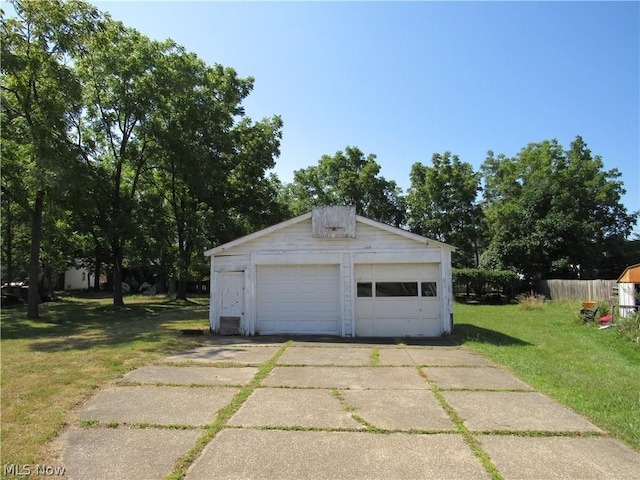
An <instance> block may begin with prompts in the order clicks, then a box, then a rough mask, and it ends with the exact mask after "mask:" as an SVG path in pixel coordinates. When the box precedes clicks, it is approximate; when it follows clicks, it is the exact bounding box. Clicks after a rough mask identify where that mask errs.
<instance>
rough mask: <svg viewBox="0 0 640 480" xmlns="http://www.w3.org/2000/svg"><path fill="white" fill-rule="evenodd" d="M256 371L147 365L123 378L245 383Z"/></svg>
mask: <svg viewBox="0 0 640 480" xmlns="http://www.w3.org/2000/svg"><path fill="white" fill-rule="evenodd" d="M257 372H258V368H257V367H225V368H218V367H201V366H198V367H195V366H186V365H185V366H180V367H168V366H149V367H141V368H138V369H136V370H133V371H132V372H129V373H127V374H126V375H124V377H123V379H124V380H128V381H131V382H140V383H170V384H184V385H247V384H248V383H249V382H250V381H251V379H252V378H253V377H254V375H255V374H256V373H257Z"/></svg>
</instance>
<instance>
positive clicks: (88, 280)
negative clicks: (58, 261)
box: [64, 267, 95, 290]
mask: <svg viewBox="0 0 640 480" xmlns="http://www.w3.org/2000/svg"><path fill="white" fill-rule="evenodd" d="M94 278H95V275H93V274H92V272H90V271H89V270H88V269H86V268H77V267H69V268H68V269H67V271H66V272H64V289H65V290H84V289H86V288H91V286H92V285H93V283H94V280H93V279H94Z"/></svg>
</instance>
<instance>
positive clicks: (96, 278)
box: [93, 247, 102, 292]
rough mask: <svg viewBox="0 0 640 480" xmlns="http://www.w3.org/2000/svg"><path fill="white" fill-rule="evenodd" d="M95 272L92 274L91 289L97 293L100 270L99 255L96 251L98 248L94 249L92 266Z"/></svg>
mask: <svg viewBox="0 0 640 480" xmlns="http://www.w3.org/2000/svg"><path fill="white" fill-rule="evenodd" d="M94 267H95V270H94V272H93V275H94V276H93V289H94V290H95V291H96V292H97V291H98V290H100V271H101V270H102V269H101V268H100V267H101V263H100V253H99V251H98V247H96V263H95V265H94Z"/></svg>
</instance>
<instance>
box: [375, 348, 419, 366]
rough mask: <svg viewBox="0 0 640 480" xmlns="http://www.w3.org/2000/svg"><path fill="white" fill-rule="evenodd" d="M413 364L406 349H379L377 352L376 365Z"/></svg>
mask: <svg viewBox="0 0 640 480" xmlns="http://www.w3.org/2000/svg"><path fill="white" fill-rule="evenodd" d="M415 364H416V363H415V362H414V361H413V358H411V357H410V356H409V354H408V353H407V349H406V348H381V349H379V350H378V365H393V366H412V365H415Z"/></svg>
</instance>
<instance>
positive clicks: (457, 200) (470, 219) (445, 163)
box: [407, 152, 483, 267]
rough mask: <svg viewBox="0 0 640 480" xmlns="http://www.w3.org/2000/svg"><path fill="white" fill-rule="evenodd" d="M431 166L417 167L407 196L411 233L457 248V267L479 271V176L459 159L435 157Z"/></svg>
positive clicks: (480, 212)
mask: <svg viewBox="0 0 640 480" xmlns="http://www.w3.org/2000/svg"><path fill="white" fill-rule="evenodd" d="M431 162H432V164H433V165H432V166H431V167H428V166H426V165H423V164H421V163H414V164H413V166H412V167H411V187H410V189H409V193H408V195H407V205H408V207H409V218H408V220H409V221H408V223H409V227H410V228H411V231H413V232H414V233H418V234H419V235H424V236H426V237H429V238H433V239H435V240H438V241H441V242H445V243H449V244H451V245H454V246H455V247H457V248H458V251H457V252H456V253H455V254H454V257H453V262H454V266H457V267H477V266H478V264H479V255H480V254H479V250H480V247H481V241H482V229H483V221H482V210H481V209H480V207H479V205H478V204H477V203H476V196H477V194H478V192H479V191H480V174H479V173H477V172H474V171H473V167H472V166H471V164H469V163H466V162H461V161H460V159H459V158H458V156H457V155H453V156H452V155H451V152H445V153H444V154H442V155H440V154H438V153H435V154H433V157H432V158H431Z"/></svg>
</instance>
